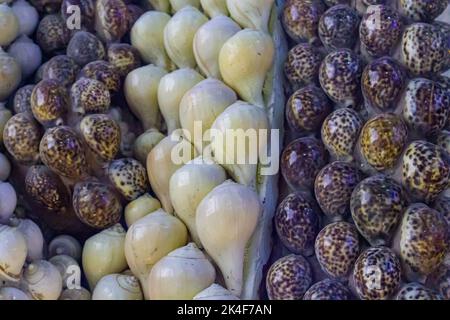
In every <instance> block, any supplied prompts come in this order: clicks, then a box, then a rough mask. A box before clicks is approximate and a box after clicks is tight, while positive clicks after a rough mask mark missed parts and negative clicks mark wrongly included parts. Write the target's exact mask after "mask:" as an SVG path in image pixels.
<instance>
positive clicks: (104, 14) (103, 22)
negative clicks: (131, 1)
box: [95, 0, 131, 42]
mask: <svg viewBox="0 0 450 320" xmlns="http://www.w3.org/2000/svg"><path fill="white" fill-rule="evenodd" d="M130 19H131V17H130V12H129V11H128V8H127V6H126V5H125V3H124V2H123V1H122V0H97V3H96V7H95V31H97V34H98V35H99V37H100V39H102V40H103V41H104V42H115V41H119V40H120V39H121V38H122V37H123V36H124V35H125V33H127V31H128V26H129V20H130Z"/></svg>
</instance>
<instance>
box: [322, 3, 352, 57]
mask: <svg viewBox="0 0 450 320" xmlns="http://www.w3.org/2000/svg"><path fill="white" fill-rule="evenodd" d="M359 21H360V18H359V15H358V11H356V10H355V9H353V8H352V7H350V6H348V5H344V4H339V5H336V6H334V7H331V8H330V9H328V10H327V11H326V12H325V13H324V14H323V15H322V17H321V18H320V21H319V28H318V30H319V37H320V40H322V43H323V45H324V46H325V48H326V49H327V50H329V51H331V50H335V49H340V48H348V49H352V48H353V47H354V46H355V43H356V41H357V40H358V27H359Z"/></svg>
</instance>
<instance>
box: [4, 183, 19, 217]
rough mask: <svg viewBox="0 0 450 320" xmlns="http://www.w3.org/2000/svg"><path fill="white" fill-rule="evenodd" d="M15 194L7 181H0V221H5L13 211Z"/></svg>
mask: <svg viewBox="0 0 450 320" xmlns="http://www.w3.org/2000/svg"><path fill="white" fill-rule="evenodd" d="M16 205H17V194H16V190H15V189H14V187H13V186H12V185H11V184H10V183H9V182H0V223H6V222H7V221H8V220H9V218H10V217H11V216H12V214H13V213H14V209H16Z"/></svg>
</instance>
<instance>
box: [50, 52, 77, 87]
mask: <svg viewBox="0 0 450 320" xmlns="http://www.w3.org/2000/svg"><path fill="white" fill-rule="evenodd" d="M79 71H80V67H79V66H78V65H77V63H76V62H75V60H73V59H72V58H71V57H69V56H66V55H59V56H55V57H53V58H51V59H50V60H49V61H48V62H47V63H46V64H45V67H44V70H43V73H42V78H43V79H54V80H57V81H58V82H59V83H60V84H61V85H63V86H65V87H69V86H71V85H72V83H74V82H75V79H76V78H77V74H78V72H79Z"/></svg>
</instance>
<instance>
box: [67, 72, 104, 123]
mask: <svg viewBox="0 0 450 320" xmlns="http://www.w3.org/2000/svg"><path fill="white" fill-rule="evenodd" d="M70 99H71V101H72V109H73V110H74V111H75V112H77V113H80V114H85V113H106V112H107V111H108V109H109V106H110V104H111V97H110V94H109V90H108V88H107V87H106V86H105V85H104V84H103V82H100V81H98V80H95V79H90V78H80V79H78V80H77V81H76V82H75V83H74V84H73V86H72V88H71V89H70Z"/></svg>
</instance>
